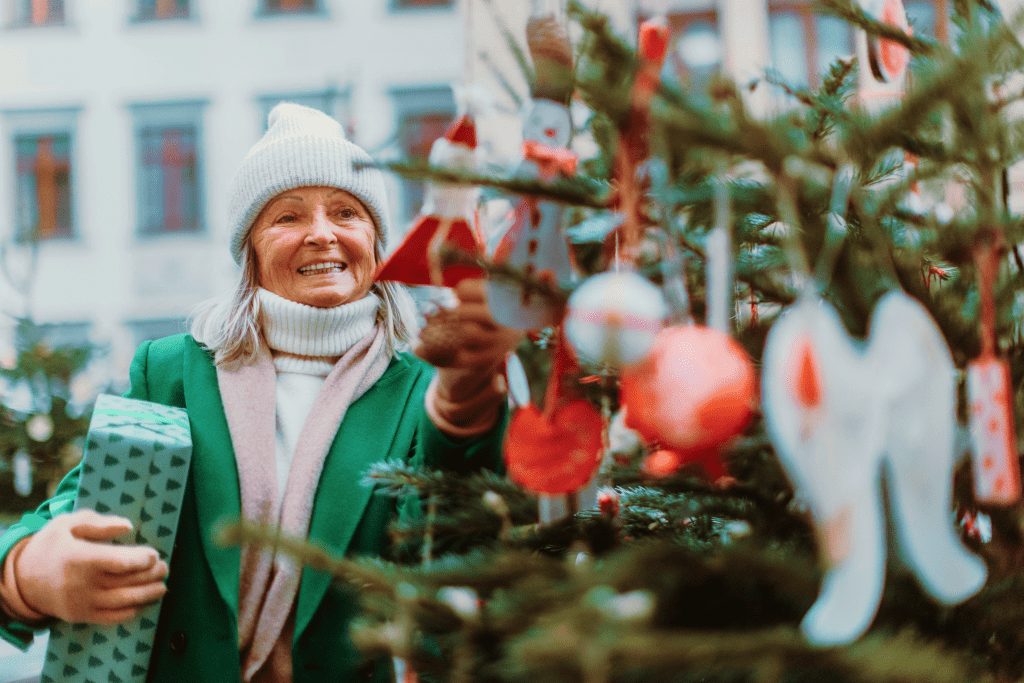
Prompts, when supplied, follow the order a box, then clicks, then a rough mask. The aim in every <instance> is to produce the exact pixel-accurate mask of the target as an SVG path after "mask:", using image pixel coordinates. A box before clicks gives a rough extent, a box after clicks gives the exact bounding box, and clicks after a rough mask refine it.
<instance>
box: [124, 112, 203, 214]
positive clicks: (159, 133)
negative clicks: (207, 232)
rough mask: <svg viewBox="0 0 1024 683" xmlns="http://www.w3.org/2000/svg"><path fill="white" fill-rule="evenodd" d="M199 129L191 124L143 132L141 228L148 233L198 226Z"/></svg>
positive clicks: (140, 143) (141, 148) (140, 144)
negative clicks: (197, 157) (197, 154)
mask: <svg viewBox="0 0 1024 683" xmlns="http://www.w3.org/2000/svg"><path fill="white" fill-rule="evenodd" d="M195 140H196V131H195V128H193V127H191V126H180V127H166V128H147V129H143V130H142V131H141V132H140V136H139V149H140V153H141V159H142V164H141V166H142V167H141V169H140V172H141V178H140V186H141V192H142V197H141V203H140V205H139V214H140V215H139V220H140V229H141V230H142V231H143V232H146V233H157V232H181V231H195V230H198V229H199V227H200V226H199V201H200V194H199V182H198V174H197V173H196V150H195Z"/></svg>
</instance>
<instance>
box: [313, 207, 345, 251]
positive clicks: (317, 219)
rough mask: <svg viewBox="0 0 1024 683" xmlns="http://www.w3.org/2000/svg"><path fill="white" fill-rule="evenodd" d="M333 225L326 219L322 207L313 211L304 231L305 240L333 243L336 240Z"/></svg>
mask: <svg viewBox="0 0 1024 683" xmlns="http://www.w3.org/2000/svg"><path fill="white" fill-rule="evenodd" d="M333 228H334V226H332V225H331V222H330V221H329V220H327V215H326V214H325V213H324V210H323V208H322V207H318V208H317V210H316V211H314V212H313V220H312V222H311V223H310V225H309V230H308V231H307V232H306V242H308V243H310V244H333V243H335V242H337V241H338V238H337V236H335V234H334V229H333Z"/></svg>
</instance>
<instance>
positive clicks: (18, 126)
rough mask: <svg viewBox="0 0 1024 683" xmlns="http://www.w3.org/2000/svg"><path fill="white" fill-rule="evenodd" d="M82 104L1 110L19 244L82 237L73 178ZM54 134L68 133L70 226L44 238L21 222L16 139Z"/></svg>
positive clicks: (15, 231)
mask: <svg viewBox="0 0 1024 683" xmlns="http://www.w3.org/2000/svg"><path fill="white" fill-rule="evenodd" d="M81 110H82V108H81V107H79V106H71V107H57V108H47V109H5V110H3V111H2V112H0V113H2V115H3V118H4V125H5V128H6V130H7V144H8V149H9V150H10V155H11V156H10V159H9V162H10V166H9V168H10V169H11V171H12V173H11V197H12V199H13V201H12V202H11V215H12V221H11V226H12V235H11V236H12V237H13V238H14V240H15V241H16V242H18V243H21V244H26V243H30V242H33V241H35V242H38V243H39V244H49V243H62V242H76V241H78V240H79V239H81V234H80V225H81V222H80V221H79V216H78V206H79V201H78V199H79V198H78V183H77V182H76V178H77V173H76V167H77V165H78V114H79V113H80V112H81ZM56 135H67V136H68V165H69V176H70V177H69V182H68V193H69V202H70V204H71V210H70V221H71V228H70V230H69V232H68V233H67V234H55V235H51V236H49V237H46V238H42V237H40V236H38V235H37V236H35V237H32V236H31V235H30V234H29V232H28V231H27V230H25V229H24V228H23V226H22V225H21V224H20V219H19V216H18V214H19V208H20V204H21V201H20V198H19V195H18V168H17V164H18V151H17V140H18V138H22V137H35V138H40V137H46V136H56Z"/></svg>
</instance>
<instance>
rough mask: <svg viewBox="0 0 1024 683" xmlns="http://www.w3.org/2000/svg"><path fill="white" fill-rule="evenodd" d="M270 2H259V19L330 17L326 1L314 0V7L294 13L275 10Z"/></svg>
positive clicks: (256, 14) (257, 12)
mask: <svg viewBox="0 0 1024 683" xmlns="http://www.w3.org/2000/svg"><path fill="white" fill-rule="evenodd" d="M268 2H269V0H259V2H258V3H257V5H256V12H255V16H256V18H257V19H288V18H294V17H299V18H301V17H307V18H308V17H314V18H324V17H327V16H328V11H327V3H326V2H325V0H312V3H313V7H312V8H309V9H300V10H294V11H282V10H279V9H278V10H275V9H273V8H271V7H269V5H268Z"/></svg>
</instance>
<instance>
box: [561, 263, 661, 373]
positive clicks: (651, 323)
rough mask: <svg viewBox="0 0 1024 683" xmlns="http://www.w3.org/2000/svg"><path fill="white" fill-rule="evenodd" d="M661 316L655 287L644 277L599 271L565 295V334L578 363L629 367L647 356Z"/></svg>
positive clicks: (658, 293) (657, 291) (658, 328)
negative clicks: (566, 302) (570, 293)
mask: <svg viewBox="0 0 1024 683" xmlns="http://www.w3.org/2000/svg"><path fill="white" fill-rule="evenodd" d="M667 315H668V304H666V303H665V297H664V295H663V294H662V293H661V289H659V288H658V287H657V286H655V285H654V284H653V283H652V282H651V281H650V280H648V279H647V278H644V277H641V276H640V275H637V274H636V273H633V272H629V271H623V272H620V273H614V272H609V273H599V274H598V275H594V276H593V277H590V278H588V279H587V280H586V281H585V282H584V283H583V284H581V285H580V286H579V287H577V288H576V291H574V292H573V293H572V296H570V297H569V306H568V310H567V312H566V315H565V338H566V341H568V342H569V346H571V347H572V349H573V351H575V352H576V355H577V357H578V358H579V359H580V360H582V361H588V362H592V363H602V364H605V365H609V366H611V367H619V366H621V365H629V364H631V363H635V362H637V361H638V360H640V359H641V358H643V357H644V356H645V355H646V354H647V352H648V351H649V350H650V348H651V346H652V345H653V344H654V338H655V337H656V336H657V335H658V333H659V332H661V329H662V323H663V321H664V319H665V317H666V316H667Z"/></svg>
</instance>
